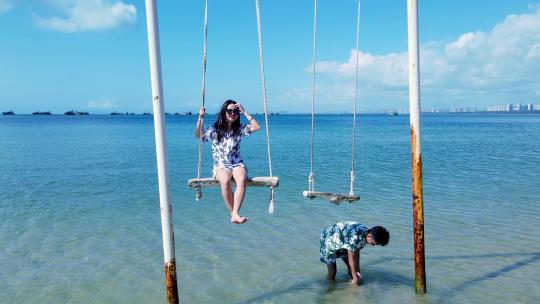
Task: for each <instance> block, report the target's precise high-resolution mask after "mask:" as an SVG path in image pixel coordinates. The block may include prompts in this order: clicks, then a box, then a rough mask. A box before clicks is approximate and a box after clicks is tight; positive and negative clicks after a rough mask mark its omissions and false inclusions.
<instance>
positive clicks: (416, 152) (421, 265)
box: [407, 0, 426, 293]
mask: <svg viewBox="0 0 540 304" xmlns="http://www.w3.org/2000/svg"><path fill="white" fill-rule="evenodd" d="M407 15H408V37H409V113H410V127H411V162H412V199H413V202H412V205H413V233H414V260H415V267H414V269H415V287H416V292H417V293H426V268H425V255H424V198H423V185H422V146H421V133H420V66H419V63H420V59H419V50H418V49H419V47H418V45H419V43H418V0H408V1H407Z"/></svg>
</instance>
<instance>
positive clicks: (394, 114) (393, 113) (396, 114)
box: [388, 111, 398, 116]
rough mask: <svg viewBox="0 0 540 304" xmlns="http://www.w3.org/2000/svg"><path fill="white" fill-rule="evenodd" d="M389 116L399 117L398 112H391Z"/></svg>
mask: <svg viewBox="0 0 540 304" xmlns="http://www.w3.org/2000/svg"><path fill="white" fill-rule="evenodd" d="M388 115H390V116H398V111H390V112H388Z"/></svg>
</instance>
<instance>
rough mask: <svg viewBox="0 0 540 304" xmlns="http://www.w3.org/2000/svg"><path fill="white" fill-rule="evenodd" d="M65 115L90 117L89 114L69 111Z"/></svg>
mask: <svg viewBox="0 0 540 304" xmlns="http://www.w3.org/2000/svg"><path fill="white" fill-rule="evenodd" d="M64 115H68V116H72V115H89V113H88V112H79V111H73V110H71V111H67V112H65V113H64Z"/></svg>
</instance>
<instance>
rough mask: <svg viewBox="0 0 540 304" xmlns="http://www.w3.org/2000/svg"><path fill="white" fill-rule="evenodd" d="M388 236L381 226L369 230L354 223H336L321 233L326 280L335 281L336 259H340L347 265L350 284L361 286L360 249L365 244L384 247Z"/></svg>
mask: <svg viewBox="0 0 540 304" xmlns="http://www.w3.org/2000/svg"><path fill="white" fill-rule="evenodd" d="M389 239H390V234H389V233H388V230H386V229H385V228H384V227H382V226H375V227H373V228H371V229H368V228H366V227H365V226H364V225H361V224H358V223H356V222H338V223H336V224H334V225H332V226H330V227H328V228H326V229H325V230H324V231H323V232H322V233H321V250H320V251H321V258H320V260H321V262H323V263H325V264H326V267H327V269H328V274H327V279H328V281H329V282H334V281H335V279H336V272H337V269H336V259H337V258H341V259H342V260H343V262H344V263H345V265H347V268H348V271H349V276H350V277H351V280H352V281H351V283H352V284H354V285H360V284H362V275H361V273H360V249H362V248H364V246H366V244H370V245H372V246H375V245H381V246H386V244H388V241H389Z"/></svg>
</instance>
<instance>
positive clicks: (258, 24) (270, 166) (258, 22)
mask: <svg viewBox="0 0 540 304" xmlns="http://www.w3.org/2000/svg"><path fill="white" fill-rule="evenodd" d="M255 9H256V11H257V33H258V37H259V63H260V66H261V83H262V94H263V100H264V122H265V124H266V147H267V150H268V172H269V174H270V177H273V175H272V156H271V154H270V130H269V126H268V102H267V99H266V78H265V77H264V57H263V46H262V31H261V14H260V12H259V0H255ZM268 212H269V213H270V214H272V213H274V187H270V206H269V207H268Z"/></svg>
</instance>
